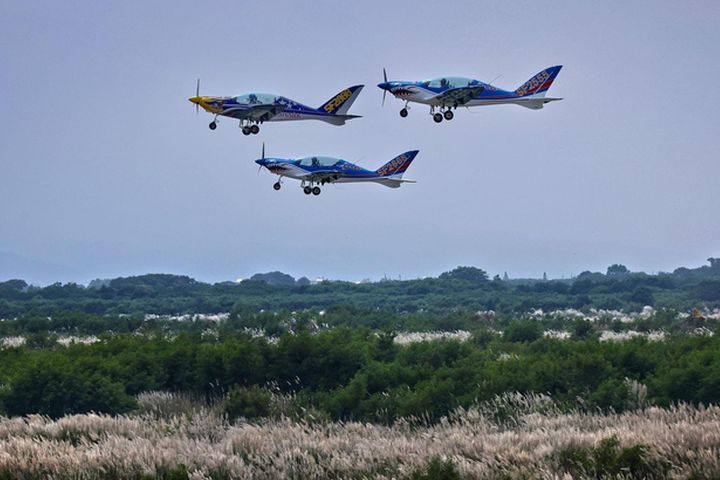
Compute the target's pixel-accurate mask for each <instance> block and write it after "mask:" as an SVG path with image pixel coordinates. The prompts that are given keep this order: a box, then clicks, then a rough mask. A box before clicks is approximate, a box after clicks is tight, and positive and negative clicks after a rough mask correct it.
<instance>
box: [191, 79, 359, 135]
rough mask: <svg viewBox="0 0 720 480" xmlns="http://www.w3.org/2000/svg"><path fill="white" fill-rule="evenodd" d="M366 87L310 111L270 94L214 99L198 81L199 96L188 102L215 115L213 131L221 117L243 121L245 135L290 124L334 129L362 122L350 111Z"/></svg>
mask: <svg viewBox="0 0 720 480" xmlns="http://www.w3.org/2000/svg"><path fill="white" fill-rule="evenodd" d="M362 88H363V85H355V86H352V87H348V88H346V89H345V90H343V91H341V92H340V93H338V94H337V95H335V96H334V97H332V98H331V99H330V100H328V101H327V102H325V103H323V104H322V105H321V106H320V107H318V108H313V107H308V106H307V105H303V104H302V103H300V102H296V101H295V100H292V99H290V98H287V97H283V96H281V95H274V94H270V93H259V92H255V93H246V94H244V95H238V96H235V97H213V96H207V95H200V80H199V79H198V81H197V87H196V89H195V96H194V97H190V98H188V100H189V101H190V102H192V103H194V104H195V111H196V112H197V111H199V107H202V108H203V109H204V110H205V111H207V112H210V113H212V114H214V115H215V118H213V121H212V122H210V125H209V127H210V130H215V129H216V128H217V124H218V120H219V119H218V117H230V118H234V119H236V120H239V121H240V128H241V129H242V132H243V134H245V135H250V134H257V133H258V132H259V131H260V126H259V125H260V124H262V123H263V122H279V121H289V120H321V121H323V122H327V123H330V124H332V125H344V124H345V121H346V120H351V119H353V118H358V117H359V115H348V114H347V111H348V110H349V109H350V106H351V105H352V104H353V102H354V101H355V99H357V97H358V95H359V94H360V91H361V90H362Z"/></svg>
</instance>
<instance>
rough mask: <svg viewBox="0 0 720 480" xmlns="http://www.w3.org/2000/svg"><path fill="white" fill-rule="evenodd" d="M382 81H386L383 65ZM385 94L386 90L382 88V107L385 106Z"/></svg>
mask: <svg viewBox="0 0 720 480" xmlns="http://www.w3.org/2000/svg"><path fill="white" fill-rule="evenodd" d="M383 82H385V83H387V72H386V71H385V67H383ZM385 95H387V90H385V89H383V99H382V105H381V106H382V107H384V106H385Z"/></svg>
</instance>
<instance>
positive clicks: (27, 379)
mask: <svg viewBox="0 0 720 480" xmlns="http://www.w3.org/2000/svg"><path fill="white" fill-rule="evenodd" d="M0 383H1V384H2V385H3V387H2V390H0V392H1V393H0V400H1V405H2V409H3V410H4V411H5V413H6V414H9V415H22V414H27V413H43V414H47V415H50V416H52V417H59V416H62V415H65V414H69V413H75V412H87V411H97V412H111V413H121V412H127V411H130V410H132V409H133V408H134V406H135V400H134V396H136V395H137V394H139V393H141V392H144V391H150V390H165V391H178V392H192V393H194V394H196V395H199V396H201V397H203V398H208V399H213V398H215V399H218V398H221V397H224V396H226V395H227V394H228V392H231V391H234V393H233V395H234V396H235V397H238V396H240V397H239V398H240V402H239V403H241V404H242V405H250V406H251V407H252V408H256V407H257V409H259V410H258V411H260V412H262V411H263V410H262V408H263V407H262V405H259V406H258V404H262V403H267V397H262V395H267V392H263V389H266V390H267V389H268V388H269V389H270V390H271V391H276V392H279V393H282V394H291V395H292V396H293V397H294V402H295V403H296V404H297V405H298V407H302V408H305V409H313V410H314V411H316V412H319V413H320V414H321V415H325V416H328V417H330V418H333V419H363V420H371V421H379V422H390V421H393V420H395V419H396V418H398V417H405V416H418V415H419V416H424V417H426V418H428V419H430V420H437V419H439V418H440V417H441V416H444V415H447V414H448V413H449V412H450V411H452V410H454V409H456V408H457V407H469V406H470V405H472V404H474V403H476V402H478V401H483V400H488V399H490V398H492V397H493V396H495V395H498V394H502V393H504V392H514V391H517V392H538V393H549V394H550V395H552V397H553V398H554V399H556V400H557V401H558V402H559V403H560V404H561V405H563V404H564V405H567V406H568V408H570V407H571V408H577V406H578V405H585V407H587V408H589V409H595V408H599V409H610V408H612V409H615V410H616V411H622V410H624V409H626V408H634V407H637V406H642V405H644V404H645V403H646V402H649V403H650V404H656V405H660V406H667V405H670V404H671V403H672V402H677V401H687V402H692V403H696V404H697V403H701V402H702V403H705V404H707V403H715V402H717V400H718V398H720V338H718V336H717V335H715V336H704V335H686V334H677V335H675V336H672V337H670V338H668V339H666V340H665V341H662V342H650V341H647V340H645V339H641V338H636V339H633V340H630V341H626V342H600V341H598V340H597V339H596V338H594V337H592V336H590V338H586V339H578V340H572V339H571V340H555V339H549V338H542V337H539V335H538V334H537V331H536V330H535V329H534V326H533V322H532V321H530V320H525V321H517V322H513V323H512V324H511V325H510V326H509V327H508V328H507V329H506V332H505V333H504V334H503V335H501V336H498V335H495V334H492V333H489V332H482V331H479V332H478V333H476V334H475V336H474V337H473V338H472V339H471V341H467V342H459V341H453V340H444V341H434V342H418V343H413V344H409V345H398V344H397V343H395V342H394V341H393V334H391V333H384V334H383V333H375V332H371V331H370V330H367V329H345V328H337V329H332V330H329V331H325V332H321V333H316V334H311V333H310V332H307V331H303V330H300V331H298V332H296V333H293V334H283V335H282V336H281V337H280V338H279V340H278V341H277V342H275V343H273V342H270V341H268V340H267V339H265V338H263V337H260V338H252V337H250V336H248V335H244V334H238V333H232V332H225V333H223V332H218V331H209V332H208V333H206V334H202V333H182V334H179V335H177V336H167V335H159V334H158V335H151V336H146V335H130V334H123V335H114V336H107V337H103V340H102V341H100V342H97V343H94V344H92V345H82V344H73V345H70V346H68V347H62V346H57V345H56V346H53V347H50V348H42V346H41V348H32V347H31V346H24V347H19V348H5V349H3V350H0ZM254 387H260V388H254ZM645 388H646V389H647V390H645ZM233 389H234V390H233ZM238 389H240V390H238ZM242 389H244V390H242ZM231 397H232V395H231ZM253 398H260V399H261V400H260V401H254V400H253ZM263 398H265V400H262V399H263ZM253 402H254V403H253ZM578 402H580V403H578ZM236 403H237V402H236ZM253 405H255V406H253ZM253 411H255V410H253ZM241 416H262V413H260V414H259V415H257V414H253V415H241Z"/></svg>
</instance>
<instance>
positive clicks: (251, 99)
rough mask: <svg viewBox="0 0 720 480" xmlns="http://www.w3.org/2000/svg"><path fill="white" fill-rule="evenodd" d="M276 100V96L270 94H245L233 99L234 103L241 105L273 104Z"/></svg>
mask: <svg viewBox="0 0 720 480" xmlns="http://www.w3.org/2000/svg"><path fill="white" fill-rule="evenodd" d="M277 99H278V96H277V95H273V94H271V93H246V94H244V95H238V96H237V97H235V101H236V102H237V103H241V104H248V105H260V104H266V103H275V102H276V101H277Z"/></svg>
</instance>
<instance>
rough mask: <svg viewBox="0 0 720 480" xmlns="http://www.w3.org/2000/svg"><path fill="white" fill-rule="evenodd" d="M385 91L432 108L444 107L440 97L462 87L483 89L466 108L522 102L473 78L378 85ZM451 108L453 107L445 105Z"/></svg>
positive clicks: (517, 97)
mask: <svg viewBox="0 0 720 480" xmlns="http://www.w3.org/2000/svg"><path fill="white" fill-rule="evenodd" d="M378 87H380V88H381V89H383V90H387V91H388V92H390V93H391V94H393V95H394V96H395V97H396V98H399V99H401V100H406V101H409V102H415V103H422V104H425V105H431V106H435V107H437V106H443V104H442V102H441V101H438V100H436V99H435V97H437V96H438V95H440V94H442V93H444V92H446V91H448V90H450V89H453V88H460V87H482V90H481V91H480V93H478V94H477V95H475V96H474V97H473V98H472V99H471V100H470V101H468V102H467V103H465V104H463V106H464V107H474V106H478V105H497V104H502V103H517V102H518V101H522V100H521V99H522V98H523V97H522V96H521V95H518V94H516V93H515V92H510V91H507V90H502V89H500V88H497V87H495V86H493V85H490V84H489V83H484V82H481V81H480V80H475V79H472V78H464V77H441V78H436V79H433V80H426V81H424V82H408V81H392V82H383V83H380V84H378ZM445 106H448V107H451V106H453V105H445Z"/></svg>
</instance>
